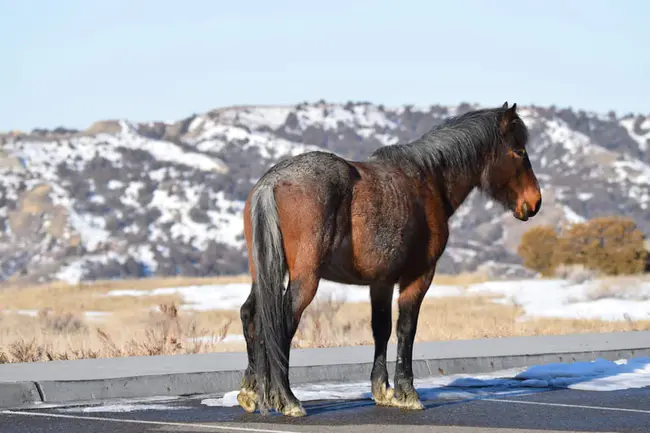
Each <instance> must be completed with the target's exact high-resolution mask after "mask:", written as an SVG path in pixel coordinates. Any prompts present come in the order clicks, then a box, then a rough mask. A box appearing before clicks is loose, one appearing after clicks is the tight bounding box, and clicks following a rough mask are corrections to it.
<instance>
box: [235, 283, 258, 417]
mask: <svg viewBox="0 0 650 433" xmlns="http://www.w3.org/2000/svg"><path fill="white" fill-rule="evenodd" d="M239 314H240V317H241V322H242V329H243V331H244V339H245V340H246V352H247V353H248V367H247V368H246V371H245V372H244V377H243V378H242V381H241V390H240V391H239V394H238V395H237V401H238V402H239V405H240V406H241V407H242V408H243V409H244V410H245V411H246V412H255V409H256V408H257V379H256V376H255V358H254V349H253V347H254V346H253V344H254V342H253V339H254V338H255V321H254V320H253V317H254V315H255V282H253V285H252V288H251V293H250V294H249V295H248V298H247V299H246V302H244V304H243V305H242V306H241V309H240V311H239Z"/></svg>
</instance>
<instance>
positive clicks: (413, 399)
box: [390, 392, 424, 410]
mask: <svg viewBox="0 0 650 433" xmlns="http://www.w3.org/2000/svg"><path fill="white" fill-rule="evenodd" d="M390 405H391V406H393V407H397V408H400V409H405V410H423V409H424V405H423V404H422V402H421V401H420V397H418V394H417V393H415V392H413V393H409V394H406V395H401V396H399V397H395V396H394V397H393V398H392V399H391V402H390Z"/></svg>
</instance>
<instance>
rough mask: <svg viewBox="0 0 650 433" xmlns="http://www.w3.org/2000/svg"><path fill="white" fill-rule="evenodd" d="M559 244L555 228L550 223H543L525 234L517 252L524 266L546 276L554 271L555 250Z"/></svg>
mask: <svg viewBox="0 0 650 433" xmlns="http://www.w3.org/2000/svg"><path fill="white" fill-rule="evenodd" d="M557 244H558V236H557V233H556V232H555V229H554V228H553V227H552V226H549V225H541V226H537V227H533V228H532V229H530V230H528V231H527V232H525V233H524V234H523V236H522V237H521V243H520V244H519V248H518V249H517V252H518V254H519V256H520V257H521V258H522V260H523V263H524V266H526V267H527V268H529V269H532V270H534V271H537V272H539V273H540V274H542V275H544V276H550V275H552V274H553V271H554V263H553V252H554V251H555V249H556V248H557Z"/></svg>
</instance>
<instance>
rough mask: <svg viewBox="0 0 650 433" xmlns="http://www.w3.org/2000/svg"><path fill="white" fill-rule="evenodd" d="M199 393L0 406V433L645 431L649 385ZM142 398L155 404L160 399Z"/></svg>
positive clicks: (648, 425) (649, 408) (649, 417)
mask: <svg viewBox="0 0 650 433" xmlns="http://www.w3.org/2000/svg"><path fill="white" fill-rule="evenodd" d="M203 398H205V397H202V398H182V399H178V400H173V401H168V402H164V404H165V405H172V406H175V407H177V409H173V410H170V409H167V410H139V411H133V412H83V411H82V410H81V408H79V407H76V408H72V409H73V410H72V411H71V410H70V409H71V408H70V407H68V408H62V407H58V408H49V409H48V408H42V409H30V410H20V411H9V412H1V411H0V432H1V433H40V432H48V433H103V432H106V433H109V432H110V433H153V432H156V433H160V432H167V433H179V432H188V433H197V432H215V431H233V432H238V431H240V432H269V433H287V432H332V433H335V432H336V433H344V432H345V433H351V432H353V433H366V432H367V433H380V432H394V431H399V432H400V433H419V432H430V433H443V432H445V433H480V432H485V433H515V432H516V433H521V432H545V433H549V432H563V433H566V432H581V433H585V432H629V433H632V432H634V433H648V432H650V389H648V388H643V389H632V390H626V391H611V392H585V391H574V390H545V391H538V392H532V393H530V394H526V395H517V396H508V397H490V398H478V399H473V400H463V401H447V402H442V401H430V402H426V403H427V404H426V409H425V410H424V411H421V412H401V411H399V410H397V409H389V408H378V407H376V406H374V404H373V403H372V402H371V401H369V400H358V401H317V402H306V403H305V408H306V409H307V411H308V413H309V415H308V416H307V417H305V418H301V419H288V418H285V417H280V416H273V415H272V416H270V417H261V416H260V415H259V414H252V415H250V414H246V413H244V412H243V411H242V410H241V409H240V408H222V407H209V406H205V405H202V404H201V400H202V399H203ZM145 404H161V402H160V401H157V402H150V403H145Z"/></svg>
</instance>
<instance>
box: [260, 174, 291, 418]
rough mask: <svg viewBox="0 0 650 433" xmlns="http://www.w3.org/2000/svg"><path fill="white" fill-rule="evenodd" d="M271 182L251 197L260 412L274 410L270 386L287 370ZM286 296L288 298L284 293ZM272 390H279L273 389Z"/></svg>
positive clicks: (281, 264) (283, 265)
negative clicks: (270, 408)
mask: <svg viewBox="0 0 650 433" xmlns="http://www.w3.org/2000/svg"><path fill="white" fill-rule="evenodd" d="M274 187H275V182H273V180H272V178H271V179H268V178H267V179H262V180H261V181H260V183H259V184H258V185H257V187H256V189H255V191H254V192H253V196H252V198H251V220H252V221H251V223H252V238H253V239H252V257H253V262H254V264H255V284H254V289H253V290H255V291H256V292H255V297H256V307H255V334H256V338H255V340H254V341H255V344H254V348H255V349H254V350H255V373H256V376H257V383H258V385H259V389H258V391H259V394H258V395H259V406H260V412H261V413H263V414H265V413H267V410H268V408H269V407H274V406H275V402H274V398H279V397H280V396H279V395H275V396H273V395H272V386H273V385H276V386H277V385H280V386H281V384H282V383H283V382H284V381H285V379H284V378H285V377H286V374H287V368H288V360H287V355H286V352H285V350H284V347H285V345H286V344H288V343H289V342H287V339H288V338H289V336H288V323H287V322H286V320H287V315H286V312H285V311H284V309H285V307H284V306H285V301H286V300H285V299H284V298H285V288H284V277H285V275H286V273H287V262H286V258H285V254H284V248H283V244H282V232H281V231H280V219H279V216H278V210H277V206H276V201H275V193H274ZM287 296H289V295H288V294H287ZM276 391H280V390H279V389H276Z"/></svg>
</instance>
